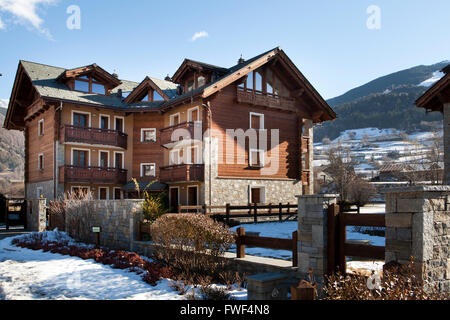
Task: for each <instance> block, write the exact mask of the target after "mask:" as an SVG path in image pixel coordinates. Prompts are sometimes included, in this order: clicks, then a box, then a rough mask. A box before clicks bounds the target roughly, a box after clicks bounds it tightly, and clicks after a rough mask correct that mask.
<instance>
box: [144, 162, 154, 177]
mask: <svg viewBox="0 0 450 320" xmlns="http://www.w3.org/2000/svg"><path fill="white" fill-rule="evenodd" d="M154 176H156V166H155V164H154V163H141V177H154Z"/></svg>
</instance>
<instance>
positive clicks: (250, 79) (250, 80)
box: [246, 72, 253, 89]
mask: <svg viewBox="0 0 450 320" xmlns="http://www.w3.org/2000/svg"><path fill="white" fill-rule="evenodd" d="M246 87H247V89H253V72H250V73H249V74H248V75H247V82H246Z"/></svg>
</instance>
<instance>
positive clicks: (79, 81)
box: [74, 76, 106, 95]
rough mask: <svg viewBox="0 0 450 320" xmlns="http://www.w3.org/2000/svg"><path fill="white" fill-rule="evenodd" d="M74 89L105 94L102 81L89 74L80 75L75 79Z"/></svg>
mask: <svg viewBox="0 0 450 320" xmlns="http://www.w3.org/2000/svg"><path fill="white" fill-rule="evenodd" d="M74 89H75V90H76V91H81V92H86V93H98V94H103V95H104V94H106V90H105V86H104V85H103V83H101V82H100V81H98V80H97V79H95V78H94V77H91V76H82V77H78V78H76V79H75V85H74Z"/></svg>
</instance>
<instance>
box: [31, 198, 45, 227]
mask: <svg viewBox="0 0 450 320" xmlns="http://www.w3.org/2000/svg"><path fill="white" fill-rule="evenodd" d="M46 203H47V199H33V200H28V202H27V229H28V230H29V231H35V232H41V231H45V230H46V227H47V217H46V211H47V210H46V209H47V207H46Z"/></svg>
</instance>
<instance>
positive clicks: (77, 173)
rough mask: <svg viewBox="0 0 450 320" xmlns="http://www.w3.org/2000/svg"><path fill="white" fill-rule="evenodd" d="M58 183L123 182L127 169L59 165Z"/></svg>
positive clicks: (125, 178)
mask: <svg viewBox="0 0 450 320" xmlns="http://www.w3.org/2000/svg"><path fill="white" fill-rule="evenodd" d="M59 182H60V183H89V184H103V183H105V184H125V183H126V182H127V170H125V169H118V168H104V167H78V166H69V165H66V166H61V167H59Z"/></svg>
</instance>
